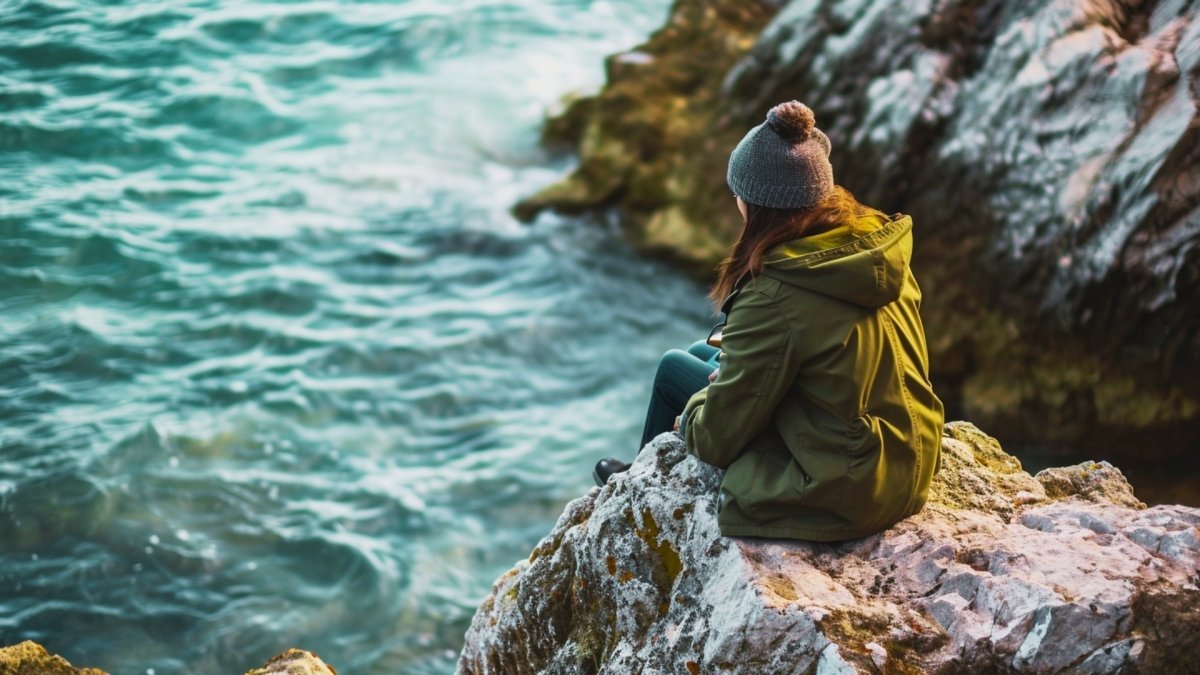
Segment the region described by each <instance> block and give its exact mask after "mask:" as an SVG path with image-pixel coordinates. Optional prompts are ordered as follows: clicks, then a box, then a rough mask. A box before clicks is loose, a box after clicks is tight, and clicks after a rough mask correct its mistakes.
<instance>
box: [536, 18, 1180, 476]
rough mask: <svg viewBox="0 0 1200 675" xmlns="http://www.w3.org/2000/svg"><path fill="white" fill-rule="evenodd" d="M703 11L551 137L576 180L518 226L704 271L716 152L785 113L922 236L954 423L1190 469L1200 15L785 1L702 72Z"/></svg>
mask: <svg viewBox="0 0 1200 675" xmlns="http://www.w3.org/2000/svg"><path fill="white" fill-rule="evenodd" d="M705 4H707V3H706V2H704V1H703V0H677V1H676V3H675V5H674V10H673V13H672V17H671V19H669V21H668V27H667V28H664V30H663V31H661V32H660V33H659V34H656V35H655V36H653V37H652V38H651V39H650V41H649V42H648V43H647V46H645V47H644V49H645V50H649V51H653V52H654V58H653V59H650V60H647V61H645V62H644V63H639V65H638V66H637V67H634V68H626V69H622V70H619V71H618V72H617V73H615V74H614V75H613V76H612V77H611V78H610V83H609V85H608V86H607V87H606V88H605V89H604V90H603V91H602V92H600V93H599V94H598V95H597V96H595V97H590V98H585V99H583V100H581V101H580V102H579V103H577V104H576V105H575V106H573V107H572V108H571V109H570V110H568V114H567V115H565V116H564V117H563V118H562V119H568V120H570V121H571V123H570V124H563V123H562V122H561V121H560V122H557V123H551V124H549V125H548V127H547V130H548V133H549V134H550V135H551V136H552V137H555V138H560V139H565V140H567V141H570V142H572V143H574V147H575V149H576V150H577V152H578V153H579V157H580V162H579V164H578V167H577V169H576V170H575V171H574V172H573V173H572V174H571V176H569V177H568V178H567V179H565V180H564V181H563V182H562V183H560V184H558V185H556V186H552V187H551V188H548V189H546V190H544V191H542V192H541V193H539V194H537V195H533V196H531V197H530V198H529V199H527V200H525V201H524V202H522V203H521V205H520V208H519V209H518V211H519V212H520V213H521V214H522V215H525V216H531V215H532V214H534V213H536V212H537V211H538V210H540V209H544V208H553V209H559V210H566V211H579V210H586V209H597V208H598V209H608V210H611V211H613V212H615V213H617V214H619V215H620V218H619V220H620V222H622V223H623V225H624V229H625V230H626V232H628V233H629V235H630V239H631V241H633V242H634V243H635V244H636V245H638V246H640V247H642V248H643V249H645V250H648V251H664V250H665V251H670V252H671V255H672V256H673V257H676V258H679V259H682V260H685V261H686V262H687V263H688V265H689V267H690V268H692V269H696V270H702V271H704V272H708V271H709V270H711V269H712V266H713V263H715V262H716V260H717V259H718V258H719V257H721V256H722V255H724V254H725V252H726V251H727V250H728V247H729V245H730V244H731V243H732V241H733V239H734V237H735V236H736V233H737V230H738V228H739V227H740V222H739V220H738V216H737V212H736V210H735V209H734V208H733V206H732V197H731V196H730V194H729V192H728V189H727V188H726V187H725V185H724V170H725V166H726V163H727V160H728V155H729V152H730V150H731V149H732V148H733V145H734V144H735V143H736V141H737V140H738V139H739V138H740V137H741V135H742V134H743V133H744V132H745V130H746V129H748V128H749V127H750V126H751V125H754V124H757V123H759V122H760V121H762V119H763V116H764V114H765V112H766V110H767V109H768V108H770V106H771V105H773V104H774V103H777V102H779V101H782V100H787V99H791V98H799V99H802V100H804V101H805V102H807V103H808V104H809V105H811V106H812V108H813V109H814V110H815V111H816V114H817V120H818V124H819V125H820V126H821V128H822V129H824V130H825V131H826V132H827V133H828V134H829V136H830V138H831V139H832V142H833V155H832V162H833V166H834V171H835V175H836V177H837V180H838V182H839V183H841V184H843V185H845V186H847V187H848V188H850V189H851V191H853V192H854V193H855V194H856V195H858V196H859V197H860V198H861V199H862V200H863V201H866V202H868V203H870V204H873V205H875V206H878V207H879V208H881V209H884V210H885V211H889V212H892V211H902V212H907V213H910V214H912V215H913V217H914V219H915V222H916V228H917V230H916V237H917V253H916V259H915V263H914V264H915V266H916V268H917V272H918V278H919V279H920V280H921V282H922V287H923V288H924V289H925V291H926V304H925V306H924V307H923V312H924V314H925V316H926V320H927V323H928V328H929V336H930V349H931V351H932V352H933V358H932V364H933V369H934V377H935V379H936V384H937V385H938V387H939V392H940V393H942V394H944V398H946V400H947V403H948V405H949V407H950V409H951V410H953V411H955V412H956V413H957V414H961V415H963V416H965V417H968V418H970V419H973V420H976V421H978V422H979V423H981V424H983V425H984V426H985V427H989V428H997V429H1000V428H1003V429H1004V430H1005V434H1006V442H1010V443H1020V444H1032V445H1038V446H1042V447H1043V448H1044V449H1045V450H1048V451H1055V450H1060V449H1061V450H1062V451H1064V452H1065V453H1067V454H1074V455H1075V456H1077V457H1081V456H1087V455H1090V456H1095V453H1097V452H1100V453H1104V454H1105V455H1106V456H1109V457H1114V458H1120V459H1121V461H1122V462H1123V463H1125V462H1124V458H1126V457H1135V455H1134V454H1132V453H1137V455H1136V456H1137V457H1139V458H1141V457H1144V456H1145V454H1146V453H1150V452H1152V453H1155V454H1157V455H1159V457H1160V458H1162V457H1164V456H1168V455H1175V456H1186V455H1194V454H1195V451H1196V450H1197V449H1200V446H1198V444H1200V434H1197V433H1196V429H1197V428H1200V311H1197V307H1198V306H1200V116H1198V113H1197V108H1198V106H1200V0H1178V1H1173V2H1150V1H1148V0H1003V1H1002V0H936V1H935V0H921V1H919V2H907V3H896V2H890V1H887V0H840V1H838V2H833V1H830V0H792V1H791V2H789V3H786V4H785V5H784V6H783V8H782V9H780V10H779V11H778V12H777V13H775V14H774V17H773V19H772V20H771V21H770V23H769V24H767V25H766V27H765V28H764V29H763V30H762V31H761V33H760V34H758V35H757V37H756V38H754V39H744V37H745V35H746V34H747V31H750V30H752V29H753V27H754V26H755V25H757V24H756V23H755V22H753V21H750V22H744V23H742V24H738V28H739V29H740V30H741V32H735V33H734V34H733V35H734V38H737V39H734V38H730V39H729V40H727V41H725V42H724V43H722V45H723V48H722V49H720V50H713V49H712V48H711V46H710V43H711V42H712V41H713V40H714V38H712V37H705V38H703V39H701V38H697V37H693V36H695V35H709V34H710V33H717V34H723V33H721V31H722V30H724V29H725V26H724V25H723V24H721V23H720V15H719V14H714V13H713V12H708V13H705V12H702V11H700V10H699V9H697V7H698V6H704V5H705ZM778 4H779V3H768V2H760V1H757V0H742V2H740V3H738V2H733V0H726V1H725V2H723V3H720V5H721V6H722V7H724V8H726V9H728V8H729V7H730V6H734V5H736V6H740V7H743V8H744V11H745V12H746V13H751V14H752V16H753V17H754V18H755V19H758V18H759V17H761V16H762V15H763V13H765V12H772V11H773V10H774V8H775V7H776V6H777V5H778ZM705 22H707V23H705ZM698 24H699V26H698V27H697V25H698ZM680 25H683V26H693V29H692V30H690V31H684V32H681V31H679V30H674V28H675V27H677V26H680ZM672 30H673V31H674V32H670V31H672ZM642 49H643V48H639V50H635V52H640V51H641V50H642ZM738 50H741V52H740V53H739V51H738ZM710 52H711V53H712V54H713V57H712V58H711V59H710V57H709V54H710ZM686 64H701V65H702V66H703V68H705V69H707V70H706V71H705V74H703V75H696V76H691V77H689V76H688V75H689V73H691V71H690V70H688V67H687V65H686ZM1126 453H1129V454H1126ZM1130 464H1131V463H1130Z"/></svg>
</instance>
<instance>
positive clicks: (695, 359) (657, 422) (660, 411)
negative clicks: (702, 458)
mask: <svg viewBox="0 0 1200 675" xmlns="http://www.w3.org/2000/svg"><path fill="white" fill-rule="evenodd" d="M718 354H720V351H719V350H717V349H716V348H715V347H710V346H708V344H707V343H705V341H704V340H697V341H696V342H693V343H692V345H691V346H690V347H688V348H687V351H683V350H682V349H672V350H670V351H668V352H667V353H665V354H663V355H662V358H660V359H659V360H658V370H657V371H656V372H655V373H654V389H653V390H652V391H651V393H650V408H649V410H647V411H646V426H645V427H644V428H643V429H642V445H641V446H639V447H644V446H645V445H646V444H647V443H649V442H650V439H652V438H654V437H655V436H657V435H659V434H661V433H663V432H664V431H670V430H671V429H672V428H674V426H675V418H676V417H678V416H679V414H680V413H682V412H683V407H684V406H685V405H687V402H688V399H690V398H691V397H692V394H695V393H696V392H698V391H700V390H701V389H703V388H705V387H707V386H708V376H709V374H710V373H712V371H714V370H716V369H717V366H718V361H717V355H718Z"/></svg>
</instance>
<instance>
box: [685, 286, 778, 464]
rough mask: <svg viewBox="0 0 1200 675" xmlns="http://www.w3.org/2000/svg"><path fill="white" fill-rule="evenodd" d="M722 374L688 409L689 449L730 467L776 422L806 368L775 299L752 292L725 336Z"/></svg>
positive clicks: (742, 301) (730, 321)
mask: <svg viewBox="0 0 1200 675" xmlns="http://www.w3.org/2000/svg"><path fill="white" fill-rule="evenodd" d="M721 351H722V354H721V372H720V375H718V376H717V379H716V381H715V382H713V383H712V384H710V385H709V386H707V387H705V388H704V389H702V390H700V391H699V392H697V393H696V394H695V395H694V396H692V398H691V399H690V400H689V401H688V403H687V406H685V407H684V411H683V427H682V428H683V438H684V443H685V445H686V446H687V451H688V452H689V453H691V454H693V455H695V456H696V457H698V458H699V459H700V460H701V461H703V462H706V463H708V464H712V465H713V466H716V467H718V468H721V469H724V468H726V467H728V466H729V464H730V463H731V462H733V460H735V459H737V458H738V456H739V455H741V453H742V449H743V448H745V447H746V445H747V444H748V443H749V442H750V441H751V440H753V439H754V438H755V437H757V436H758V435H759V434H761V433H763V432H764V431H765V430H766V429H767V425H769V424H770V423H771V417H772V416H773V415H774V414H775V408H776V407H777V406H778V405H779V402H780V400H782V399H783V397H784V395H785V394H786V393H787V391H788V389H789V388H790V387H791V386H792V384H793V383H794V382H795V380H796V376H797V374H798V373H799V370H800V361H801V355H800V354H799V353H798V351H797V349H796V344H795V338H794V336H793V335H792V329H791V325H790V323H789V322H788V320H787V319H786V317H785V316H784V315H783V313H782V312H781V311H780V309H779V307H778V306H777V305H776V303H775V301H774V300H773V299H772V298H770V297H767V296H766V295H764V294H763V293H761V292H758V291H752V290H750V289H747V290H745V291H743V292H742V294H741V297H739V298H738V302H737V304H736V305H734V307H733V309H732V310H731V311H730V313H729V318H728V320H727V321H726V323H725V331H724V333H723V334H722V337H721Z"/></svg>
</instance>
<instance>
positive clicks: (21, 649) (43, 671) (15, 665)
mask: <svg viewBox="0 0 1200 675" xmlns="http://www.w3.org/2000/svg"><path fill="white" fill-rule="evenodd" d="M0 675H108V674H107V673H105V672H104V671H103V670H97V669H95V668H75V667H73V666H72V665H71V664H70V663H67V660H66V659H64V658H63V657H61V656H58V655H55V654H50V653H49V652H47V651H46V648H45V647H43V646H41V645H39V644H38V643H36V642H30V641H29V640H26V641H25V642H21V643H19V644H15V645H13V646H11V647H0Z"/></svg>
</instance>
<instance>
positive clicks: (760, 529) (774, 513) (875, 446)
mask: <svg viewBox="0 0 1200 675" xmlns="http://www.w3.org/2000/svg"><path fill="white" fill-rule="evenodd" d="M829 151H830V145H829V138H828V137H827V136H826V135H825V134H824V133H822V132H821V131H820V130H819V129H817V128H816V127H815V120H814V118H813V113H812V111H811V110H809V109H808V107H806V106H804V105H803V104H801V103H799V102H797V101H789V102H787V103H783V104H780V105H777V106H775V107H774V108H772V109H771V111H770V112H769V113H768V114H767V119H766V121H765V122H763V123H762V124H760V125H758V126H757V127H754V128H753V129H751V130H750V132H749V133H747V134H746V136H745V138H743V139H742V141H741V142H740V143H738V145H737V148H735V149H734V151H733V154H732V155H731V156H730V159H729V169H728V174H727V181H728V183H729V187H730V188H731V189H732V191H733V193H734V194H735V195H736V197H737V200H736V201H737V205H738V209H739V210H740V211H741V213H742V217H743V219H744V221H745V227H744V229H743V231H742V234H741V237H740V238H739V240H738V242H737V243H736V244H735V246H734V249H733V253H732V255H731V256H730V257H729V258H728V259H727V260H725V261H724V262H722V263H721V265H720V266H719V267H718V268H717V272H718V276H717V281H716V283H715V284H714V285H713V288H712V292H711V294H710V297H711V298H712V299H713V301H714V302H718V303H721V305H722V311H724V312H725V313H726V323H725V326H724V330H723V334H722V335H721V338H720V339H721V343H720V347H721V354H720V356H719V364H720V368H719V370H714V368H715V366H716V363H714V362H712V360H711V359H712V354H711V353H705V352H698V351H697V352H695V353H693V354H684V353H682V352H669V353H668V354H667V355H666V356H664V358H663V361H662V362H661V364H660V372H659V374H658V376H656V385H655V394H654V397H653V398H652V400H651V405H650V410H649V412H648V414H647V422H646V424H647V426H646V431H645V434H646V437H645V438H644V439H643V441H647V440H649V439H650V438H652V437H653V436H654V435H657V434H658V433H661V432H663V431H667V430H669V427H668V426H667V425H668V424H669V423H668V422H664V420H667V419H673V415H675V414H676V412H675V411H678V410H680V408H678V407H675V408H674V410H669V408H670V407H671V406H679V405H681V404H682V414H681V420H680V421H679V422H678V424H679V427H680V428H681V430H682V433H683V437H684V442H685V444H686V446H687V450H688V452H689V453H691V454H694V455H696V456H697V457H698V458H699V459H700V460H702V461H704V462H707V463H709V464H712V465H713V466H716V467H718V468H720V469H724V470H725V474H724V476H723V478H722V480H721V507H720V513H719V515H718V519H717V520H718V523H719V524H720V527H721V533H722V534H724V535H727V536H757V537H784V538H790V539H806V540H814V541H837V540H842V539H852V538H856V537H861V536H865V535H868V534H871V533H874V532H878V531H880V530H883V529H885V528H887V527H889V526H890V525H892V524H893V523H895V522H897V521H899V520H901V519H902V518H905V517H907V516H909V515H911V514H913V513H916V512H917V511H918V510H919V509H920V508H921V507H922V505H924V503H925V500H926V497H927V495H928V491H929V483H930V481H931V480H932V477H933V474H934V472H935V471H936V470H937V466H938V464H939V461H940V449H941V442H940V439H941V430H942V423H943V409H942V403H941V401H940V400H938V398H937V396H936V395H934V393H933V389H932V387H931V386H930V382H929V367H928V362H929V356H928V351H927V349H926V345H925V332H924V328H923V327H922V325H921V318H920V316H919V314H918V309H919V307H920V302H921V293H920V290H919V289H918V288H917V283H916V280H915V279H914V277H913V274H912V271H911V270H910V269H909V259H910V258H911V255H912V219H911V218H910V217H909V216H905V215H900V214H896V215H893V216H886V215H884V214H883V213H881V212H879V211H877V210H875V209H872V208H869V207H866V206H863V205H861V204H859V203H858V202H857V201H855V200H854V197H853V196H852V195H851V194H850V193H849V192H847V191H846V190H845V189H844V188H841V187H839V186H836V185H835V184H834V182H833V169H832V167H831V166H830V164H829ZM693 349H695V346H694V347H693ZM689 359H690V360H689ZM664 369H665V372H664ZM713 372H715V375H714V376H711V377H710V375H709V373H713ZM709 380H711V384H710V383H709V382H708V381H709ZM689 388H692V389H691V391H688V389H689ZM685 392H686V394H685ZM693 392H694V393H693ZM681 394H683V395H686V396H687V400H686V402H683V401H682V400H681V398H682V396H681ZM624 466H625V465H623V464H622V463H620V462H617V461H616V460H612V459H605V460H601V462H600V463H599V464H597V467H596V472H595V473H596V479H597V482H601V483H603V482H605V481H606V480H607V478H608V476H609V475H611V474H612V473H615V472H617V471H620V470H622V468H623V467H624Z"/></svg>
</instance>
